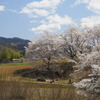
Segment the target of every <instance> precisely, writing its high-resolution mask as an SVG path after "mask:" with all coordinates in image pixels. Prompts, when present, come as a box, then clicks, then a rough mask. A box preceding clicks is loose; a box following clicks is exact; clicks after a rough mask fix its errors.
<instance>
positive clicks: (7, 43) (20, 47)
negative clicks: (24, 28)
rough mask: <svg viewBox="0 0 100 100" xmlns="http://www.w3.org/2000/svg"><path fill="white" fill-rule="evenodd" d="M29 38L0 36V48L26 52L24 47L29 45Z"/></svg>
mask: <svg viewBox="0 0 100 100" xmlns="http://www.w3.org/2000/svg"><path fill="white" fill-rule="evenodd" d="M28 42H30V41H29V40H25V39H21V38H17V37H14V38H5V37H0V48H5V47H7V48H11V49H14V50H16V51H19V52H20V53H21V54H23V55H24V54H25V49H24V47H25V46H27V45H28Z"/></svg>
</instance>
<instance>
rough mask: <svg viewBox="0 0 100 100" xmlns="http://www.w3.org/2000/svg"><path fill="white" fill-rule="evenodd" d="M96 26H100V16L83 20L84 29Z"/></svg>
mask: <svg viewBox="0 0 100 100" xmlns="http://www.w3.org/2000/svg"><path fill="white" fill-rule="evenodd" d="M95 25H100V16H91V17H86V18H82V19H81V26H82V27H93V26H95Z"/></svg>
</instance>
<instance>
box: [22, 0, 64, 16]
mask: <svg viewBox="0 0 100 100" xmlns="http://www.w3.org/2000/svg"><path fill="white" fill-rule="evenodd" d="M62 1H63V0H41V1H33V2H31V3H28V4H27V5H26V6H25V7H24V8H23V9H22V10H21V11H20V13H25V14H28V15H29V16H31V17H34V15H35V17H38V16H48V15H49V14H52V13H54V12H55V9H56V8H57V6H58V5H59V4H60V3H61V2H62Z"/></svg>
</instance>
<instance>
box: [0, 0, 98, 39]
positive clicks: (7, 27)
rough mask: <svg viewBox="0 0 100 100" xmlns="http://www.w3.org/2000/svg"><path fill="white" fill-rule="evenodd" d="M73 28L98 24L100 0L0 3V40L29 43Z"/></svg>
mask: <svg viewBox="0 0 100 100" xmlns="http://www.w3.org/2000/svg"><path fill="white" fill-rule="evenodd" d="M72 24H76V25H78V26H80V27H85V26H88V27H92V26H94V25H97V24H100V0H0V36H4V37H20V38H24V39H30V40H32V39H34V38H36V37H38V36H39V34H41V33H42V32H43V31H48V30H49V31H51V32H61V31H62V30H64V29H66V28H67V27H68V26H69V25H72Z"/></svg>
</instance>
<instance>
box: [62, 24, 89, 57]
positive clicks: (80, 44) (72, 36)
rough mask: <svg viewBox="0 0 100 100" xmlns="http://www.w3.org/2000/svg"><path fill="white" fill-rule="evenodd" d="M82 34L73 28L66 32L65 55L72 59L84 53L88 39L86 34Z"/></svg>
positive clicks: (64, 37) (64, 36)
mask: <svg viewBox="0 0 100 100" xmlns="http://www.w3.org/2000/svg"><path fill="white" fill-rule="evenodd" d="M83 33H84V32H82V31H81V30H80V29H79V28H78V27H75V26H72V27H70V28H69V29H68V30H66V31H64V35H62V39H63V44H62V45H61V47H62V48H63V50H64V51H63V53H65V55H66V56H67V57H68V56H69V57H70V58H72V59H73V58H74V57H77V54H78V53H83V52H84V50H85V47H86V40H87V37H86V36H85V33H84V34H83Z"/></svg>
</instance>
